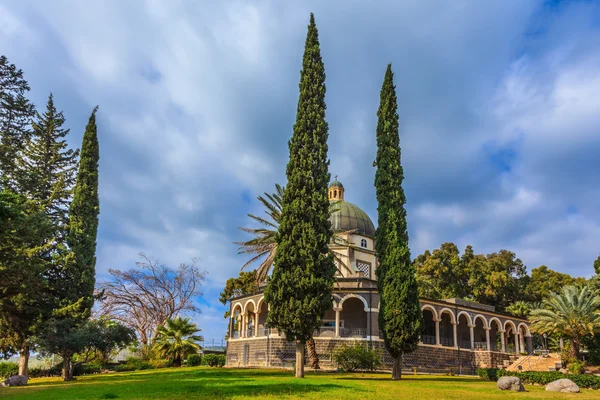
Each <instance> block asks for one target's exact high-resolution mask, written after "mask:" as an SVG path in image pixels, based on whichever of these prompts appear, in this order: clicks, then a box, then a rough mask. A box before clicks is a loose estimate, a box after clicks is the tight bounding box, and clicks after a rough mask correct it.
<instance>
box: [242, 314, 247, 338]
mask: <svg viewBox="0 0 600 400" xmlns="http://www.w3.org/2000/svg"><path fill="white" fill-rule="evenodd" d="M247 333H248V314H244V315H242V335H241V336H242V337H246V334H247Z"/></svg>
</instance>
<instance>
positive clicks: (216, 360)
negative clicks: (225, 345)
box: [202, 354, 227, 368]
mask: <svg viewBox="0 0 600 400" xmlns="http://www.w3.org/2000/svg"><path fill="white" fill-rule="evenodd" d="M225 362H227V357H225V355H224V354H205V355H204V357H203V358H202V364H204V365H208V366H209V367H219V368H221V367H223V366H224V365H225Z"/></svg>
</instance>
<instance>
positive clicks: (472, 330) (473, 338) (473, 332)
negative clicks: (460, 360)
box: [469, 325, 475, 350]
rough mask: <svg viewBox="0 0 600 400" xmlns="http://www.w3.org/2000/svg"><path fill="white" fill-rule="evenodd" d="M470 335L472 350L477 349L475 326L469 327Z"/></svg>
mask: <svg viewBox="0 0 600 400" xmlns="http://www.w3.org/2000/svg"><path fill="white" fill-rule="evenodd" d="M469 334H470V335H471V350H474V349H475V325H469Z"/></svg>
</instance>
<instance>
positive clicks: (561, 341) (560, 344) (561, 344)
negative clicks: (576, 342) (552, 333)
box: [559, 338, 565, 351]
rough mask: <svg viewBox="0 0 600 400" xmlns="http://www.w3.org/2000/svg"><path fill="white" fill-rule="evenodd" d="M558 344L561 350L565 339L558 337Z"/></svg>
mask: <svg viewBox="0 0 600 400" xmlns="http://www.w3.org/2000/svg"><path fill="white" fill-rule="evenodd" d="M559 346H560V351H562V350H563V349H564V348H565V339H563V338H560V342H559Z"/></svg>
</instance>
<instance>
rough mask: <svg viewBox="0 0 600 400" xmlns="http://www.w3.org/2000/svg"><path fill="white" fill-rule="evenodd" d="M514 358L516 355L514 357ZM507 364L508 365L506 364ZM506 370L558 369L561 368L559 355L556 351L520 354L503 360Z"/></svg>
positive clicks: (543, 370) (541, 370)
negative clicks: (541, 353) (512, 358)
mask: <svg viewBox="0 0 600 400" xmlns="http://www.w3.org/2000/svg"><path fill="white" fill-rule="evenodd" d="M515 358H516V357H515ZM507 364H509V365H507ZM505 366H506V370H507V371H513V372H521V371H539V372H548V371H558V370H559V369H560V368H561V362H560V356H559V355H558V354H557V353H549V354H546V355H537V354H530V355H528V356H522V357H519V358H517V359H516V360H514V361H513V360H510V361H509V360H507V361H505ZM519 367H520V368H519Z"/></svg>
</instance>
